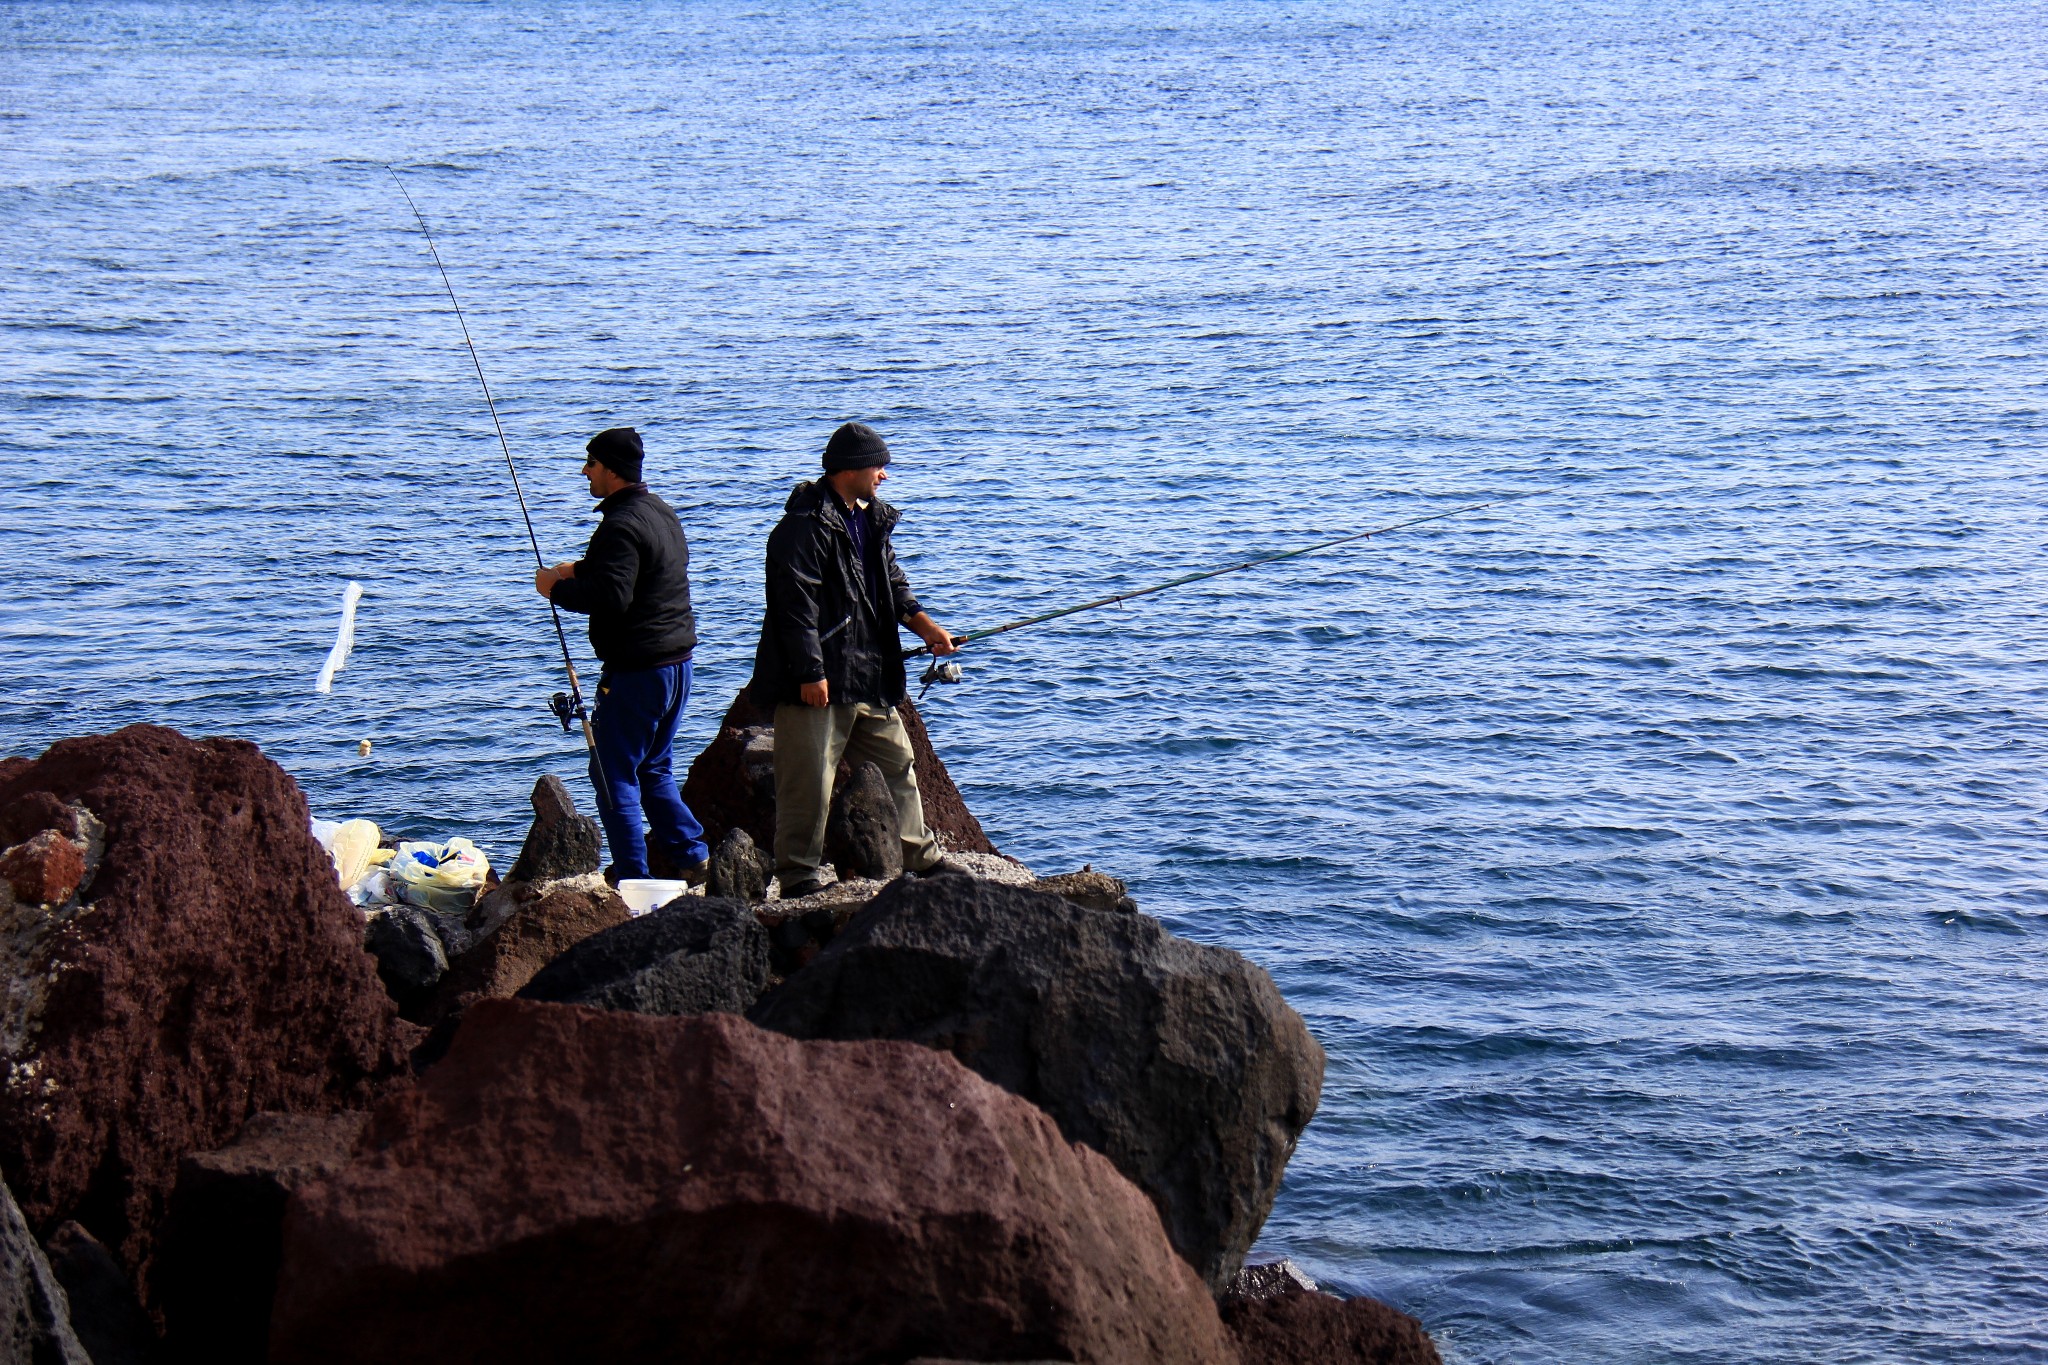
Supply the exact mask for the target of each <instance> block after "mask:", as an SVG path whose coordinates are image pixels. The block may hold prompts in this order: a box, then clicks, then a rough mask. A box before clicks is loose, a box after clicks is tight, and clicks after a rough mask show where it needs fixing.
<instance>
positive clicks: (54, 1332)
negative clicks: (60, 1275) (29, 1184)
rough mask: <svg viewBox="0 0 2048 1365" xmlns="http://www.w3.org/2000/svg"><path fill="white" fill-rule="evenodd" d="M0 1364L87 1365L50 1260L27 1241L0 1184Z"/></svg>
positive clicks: (14, 1207) (15, 1208) (7, 1193)
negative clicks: (0, 1362)
mask: <svg viewBox="0 0 2048 1365" xmlns="http://www.w3.org/2000/svg"><path fill="white" fill-rule="evenodd" d="M0 1361H4V1362H7V1365H14V1362H17V1361H18V1362H20V1363H21V1365H92V1357H91V1356H89V1355H87V1354H86V1351H85V1346H84V1345H83V1344H82V1343H81V1342H80V1341H79V1340H78V1335H77V1333H75V1332H73V1331H72V1330H71V1305H70V1304H69V1302H68V1301H67V1300H66V1299H65V1296H64V1287H63V1286H62V1285H61V1284H59V1283H58V1282H57V1276H56V1273H55V1272H54V1271H52V1270H51V1269H50V1262H49V1258H48V1257H46V1256H44V1255H43V1249H42V1248H41V1247H39V1246H37V1245H36V1239H35V1238H34V1237H31V1236H30V1235H29V1231H28V1221H27V1220H26V1219H24V1218H23V1217H22V1216H21V1209H20V1207H19V1206H18V1205H17V1204H15V1202H14V1192H13V1191H12V1190H9V1189H8V1188H7V1187H6V1186H5V1185H4V1184H0Z"/></svg>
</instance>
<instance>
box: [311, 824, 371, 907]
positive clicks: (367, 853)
mask: <svg viewBox="0 0 2048 1365" xmlns="http://www.w3.org/2000/svg"><path fill="white" fill-rule="evenodd" d="M313 837H314V838H315V839H318V840H319V841H320V847H322V848H324V849H326V850H327V856H328V857H330V858H332V859H334V875H335V876H336V877H338V878H340V879H341V885H342V889H343V890H347V889H348V888H349V887H351V886H354V885H355V884H356V883H357V882H358V881H361V880H362V876H363V874H364V873H365V872H367V871H369V870H370V869H371V868H372V867H375V866H376V865H377V864H378V863H379V862H381V861H383V860H382V859H380V858H379V857H378V856H377V854H378V851H379V850H378V848H377V842H378V840H380V839H382V838H383V837H384V835H383V833H382V832H381V831H379V830H378V828H377V826H376V825H374V824H372V823H371V822H370V821H368V820H343V821H342V822H340V823H339V824H336V823H335V822H334V821H332V820H315V821H314V822H313Z"/></svg>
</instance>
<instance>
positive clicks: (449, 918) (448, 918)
mask: <svg viewBox="0 0 2048 1365" xmlns="http://www.w3.org/2000/svg"><path fill="white" fill-rule="evenodd" d="M424 913H425V914H426V917H427V921H428V923H430V924H431V925H433V928H434V936H435V937H436V938H438V939H440V940H441V955H442V956H443V957H445V958H446V959H447V960H448V961H450V962H453V961H454V960H455V959H456V958H458V957H461V956H462V955H463V954H464V953H466V952H468V951H469V950H470V949H471V948H473V947H475V946H476V935H475V934H473V933H471V932H470V930H469V926H468V925H467V924H466V923H464V917H463V915H462V914H459V913H446V914H444V913H442V912H440V911H436V910H428V911H425V912H424Z"/></svg>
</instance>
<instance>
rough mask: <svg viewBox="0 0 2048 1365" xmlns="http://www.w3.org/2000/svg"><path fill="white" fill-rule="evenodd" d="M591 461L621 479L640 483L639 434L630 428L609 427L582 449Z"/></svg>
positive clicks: (640, 455)
mask: <svg viewBox="0 0 2048 1365" xmlns="http://www.w3.org/2000/svg"><path fill="white" fill-rule="evenodd" d="M583 449H584V452H585V453H586V454H588V455H589V456H590V458H591V459H593V460H596V461H597V462H598V463H599V464H601V465H603V466H604V467H605V468H606V469H609V470H611V472H612V473H614V474H616V475H618V476H619V477H620V478H622V479H631V480H632V481H633V482H634V483H638V482H640V460H641V457H642V451H641V449H640V433H639V432H637V431H635V430H633V428H631V427H610V428H607V429H606V430H604V431H600V432H599V433H597V435H595V436H593V437H591V438H590V444H589V445H587V446H585V447H583Z"/></svg>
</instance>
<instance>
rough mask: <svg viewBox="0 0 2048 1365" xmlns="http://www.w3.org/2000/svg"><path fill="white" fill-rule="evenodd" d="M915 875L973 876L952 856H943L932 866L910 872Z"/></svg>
mask: <svg viewBox="0 0 2048 1365" xmlns="http://www.w3.org/2000/svg"><path fill="white" fill-rule="evenodd" d="M910 875H911V876H913V877H972V876H973V875H974V874H973V873H972V872H969V871H968V870H967V869H966V868H964V867H962V866H961V865H960V864H958V863H956V862H954V861H953V860H952V859H951V858H941V859H939V860H938V861H937V862H935V863H933V864H932V865H931V866H930V867H921V868H919V869H918V870H917V871H915V872H913V873H911V874H910Z"/></svg>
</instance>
